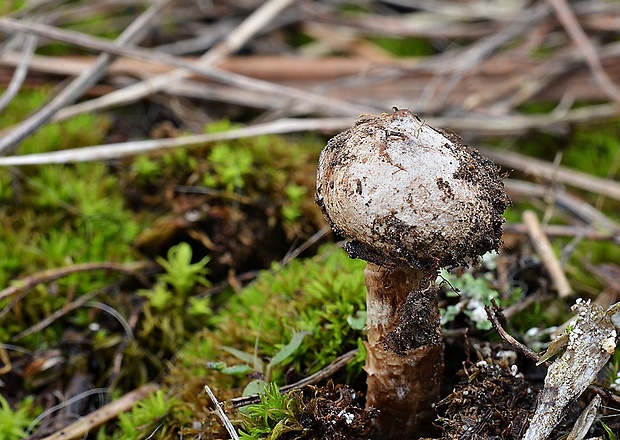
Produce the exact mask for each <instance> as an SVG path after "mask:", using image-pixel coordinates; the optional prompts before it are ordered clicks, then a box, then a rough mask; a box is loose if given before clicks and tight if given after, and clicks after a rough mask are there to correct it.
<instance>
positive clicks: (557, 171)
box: [479, 148, 620, 200]
mask: <svg viewBox="0 0 620 440" xmlns="http://www.w3.org/2000/svg"><path fill="white" fill-rule="evenodd" d="M479 150H480V152H481V153H482V154H484V155H485V156H486V157H488V158H489V159H491V160H493V161H494V162H495V163H496V164H498V165H502V166H505V167H508V168H514V169H516V170H519V171H522V172H524V173H527V174H529V175H531V176H536V177H542V178H544V179H548V180H550V181H551V180H552V181H555V182H561V183H563V184H566V185H570V186H573V187H576V188H581V189H584V190H586V191H591V192H593V193H595V194H604V195H606V196H608V197H611V198H613V199H614V200H620V183H618V182H615V181H613V180H610V179H601V178H600V177H595V176H592V175H590V174H586V173H583V172H581V171H576V170H572V169H570V168H567V167H562V166H558V167H556V166H554V165H553V164H552V163H550V162H546V161H544V160H540V159H535V158H532V157H527V156H525V155H522V154H519V153H513V152H509V151H500V150H496V149H491V148H479Z"/></svg>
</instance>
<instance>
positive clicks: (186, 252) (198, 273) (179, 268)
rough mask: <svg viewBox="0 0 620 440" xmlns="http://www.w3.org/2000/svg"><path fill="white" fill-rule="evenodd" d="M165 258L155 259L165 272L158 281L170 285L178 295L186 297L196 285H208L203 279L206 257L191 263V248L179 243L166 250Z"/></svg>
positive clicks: (206, 271)
mask: <svg viewBox="0 0 620 440" xmlns="http://www.w3.org/2000/svg"><path fill="white" fill-rule="evenodd" d="M167 257H168V258H167V259H163V258H161V257H159V258H157V262H158V263H159V264H160V265H161V266H162V267H163V268H164V269H165V270H166V273H165V274H164V275H162V276H161V277H160V280H162V281H163V282H165V283H168V284H170V285H171V286H172V288H173V289H174V290H175V292H176V293H177V294H178V295H181V296H182V297H185V296H187V294H188V293H189V292H190V291H191V290H192V289H193V288H194V286H195V285H196V284H200V285H203V286H208V285H209V281H207V279H206V278H205V275H206V274H207V273H208V269H207V268H206V267H205V266H206V265H207V263H208V262H209V257H208V256H207V257H204V258H203V259H202V260H200V261H198V262H196V263H192V248H191V246H190V245H189V244H187V243H179V244H178V245H176V246H173V247H171V248H170V249H169V250H168V256H167Z"/></svg>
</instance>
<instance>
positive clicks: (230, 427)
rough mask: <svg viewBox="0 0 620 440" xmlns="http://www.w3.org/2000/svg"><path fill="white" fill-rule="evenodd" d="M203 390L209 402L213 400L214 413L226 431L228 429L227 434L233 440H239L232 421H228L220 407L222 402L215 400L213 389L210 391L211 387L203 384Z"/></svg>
mask: <svg viewBox="0 0 620 440" xmlns="http://www.w3.org/2000/svg"><path fill="white" fill-rule="evenodd" d="M205 392H206V393H207V395H208V396H209V399H211V402H213V405H214V406H215V414H216V415H217V416H218V417H219V419H220V420H221V422H222V424H223V425H224V427H225V428H226V431H228V435H230V438H232V439H233V440H239V436H238V435H237V430H236V429H235V427H234V426H233V424H232V422H231V421H230V419H229V418H228V416H227V415H226V413H225V412H224V410H223V409H222V404H221V403H220V401H219V400H217V397H215V394H213V391H211V388H209V385H205Z"/></svg>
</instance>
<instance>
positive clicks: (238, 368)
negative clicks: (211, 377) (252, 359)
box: [220, 364, 254, 375]
mask: <svg viewBox="0 0 620 440" xmlns="http://www.w3.org/2000/svg"><path fill="white" fill-rule="evenodd" d="M220 371H221V373H222V374H230V375H240V374H248V373H251V372H253V371H254V370H253V369H252V367H250V366H249V365H244V364H241V365H233V366H232V367H226V368H222V369H221V370H220Z"/></svg>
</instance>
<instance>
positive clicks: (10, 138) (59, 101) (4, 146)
mask: <svg viewBox="0 0 620 440" xmlns="http://www.w3.org/2000/svg"><path fill="white" fill-rule="evenodd" d="M169 1H170V0H159V1H158V2H157V3H155V4H154V5H153V6H151V7H150V8H149V9H148V10H147V11H146V12H144V13H143V14H142V15H141V16H140V17H138V18H137V19H136V20H135V21H134V22H133V23H132V24H131V25H130V26H129V27H127V29H125V31H124V32H123V33H122V34H121V35H120V36H119V37H118V39H117V40H116V41H115V44H118V45H121V44H127V43H131V42H133V41H136V40H138V39H140V38H142V36H143V35H144V33H145V31H146V29H147V28H148V25H150V24H151V22H152V20H153V19H154V17H155V16H156V15H157V14H159V13H160V11H161V10H162V9H163V7H164V6H165V5H166V4H167V3H168V2H169ZM0 20H11V21H15V22H17V21H16V20H12V19H10V18H7V17H4V18H0ZM17 23H19V22H17ZM32 26H45V25H43V24H36V25H35V24H34V23H33V24H32ZM45 27H49V26H45ZM52 29H53V28H52ZM115 58H116V56H114V55H112V54H109V53H104V54H101V55H99V57H98V58H97V60H96V61H95V62H94V63H93V65H92V66H91V67H90V68H88V69H87V70H85V71H84V72H83V73H82V74H81V75H79V76H78V77H77V78H75V79H74V80H73V81H72V82H71V83H70V84H69V85H68V86H67V87H65V88H64V89H63V90H62V91H61V92H60V93H58V95H56V96H55V97H54V98H52V100H51V101H50V102H49V103H48V104H46V105H45V106H44V107H42V108H41V109H39V111H37V112H36V113H35V114H33V115H32V116H30V117H29V118H28V119H26V120H25V121H22V122H21V123H20V124H19V125H18V126H17V127H14V128H13V129H12V130H11V131H10V132H9V133H7V134H6V135H5V136H4V137H2V138H0V153H5V154H6V153H7V152H11V151H13V150H15V148H17V146H18V144H19V142H20V141H21V140H23V139H24V138H25V137H26V136H28V135H30V134H31V133H33V132H34V131H36V130H37V129H38V128H39V127H41V126H42V125H43V124H45V123H46V122H47V121H48V120H49V119H50V118H51V117H52V116H54V115H55V114H56V113H57V112H58V110H60V109H61V108H62V107H64V106H66V105H67V104H70V103H73V102H75V101H76V100H77V99H78V98H79V97H80V96H82V94H83V93H84V92H85V91H86V90H88V89H89V88H90V87H91V86H92V85H94V84H96V83H97V81H98V80H99V78H101V77H102V76H103V75H105V72H106V68H107V66H108V65H109V64H110V63H111V62H112V61H114V59H115Z"/></svg>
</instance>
